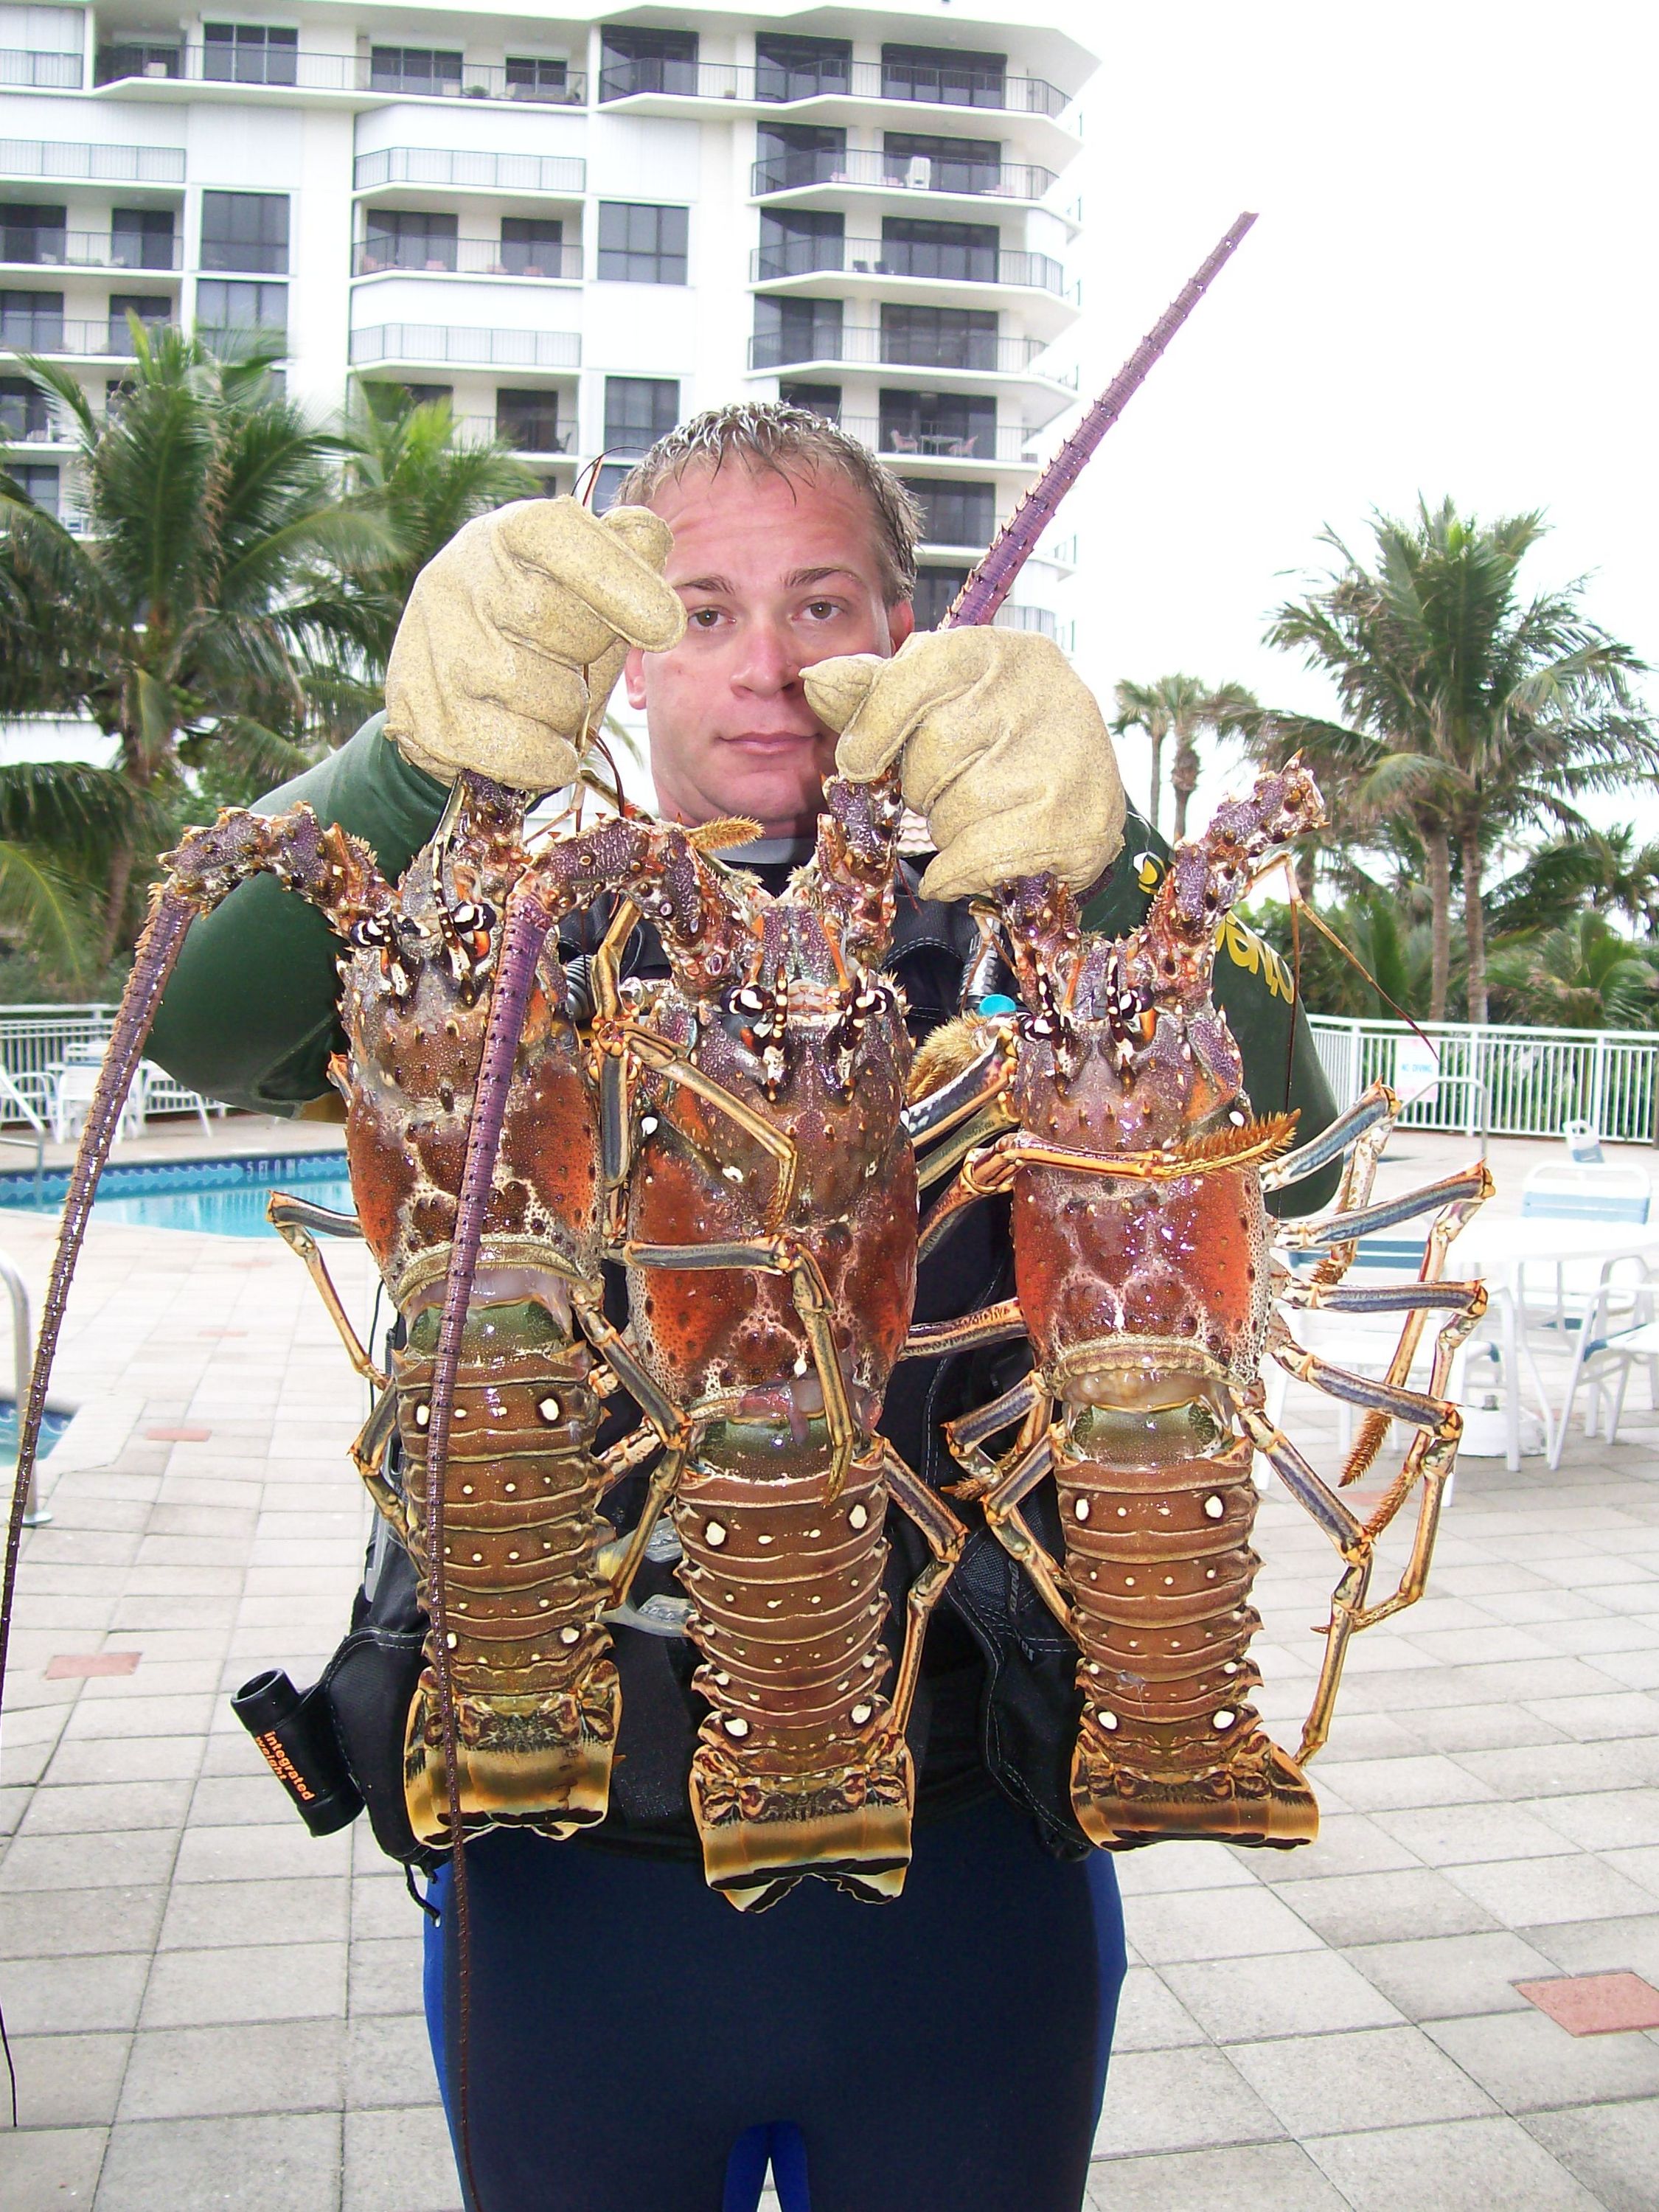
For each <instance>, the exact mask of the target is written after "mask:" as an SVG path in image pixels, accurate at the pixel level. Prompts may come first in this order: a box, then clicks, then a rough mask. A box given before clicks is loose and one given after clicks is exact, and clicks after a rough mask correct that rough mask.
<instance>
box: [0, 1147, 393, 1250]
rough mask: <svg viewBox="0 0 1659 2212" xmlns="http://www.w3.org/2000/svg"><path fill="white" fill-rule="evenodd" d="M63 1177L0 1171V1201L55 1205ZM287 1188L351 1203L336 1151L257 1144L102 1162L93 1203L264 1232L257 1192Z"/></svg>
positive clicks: (326, 1202)
mask: <svg viewBox="0 0 1659 2212" xmlns="http://www.w3.org/2000/svg"><path fill="white" fill-rule="evenodd" d="M68 1189H69V1177H68V1176H67V1175H65V1174H64V1173H63V1172H62V1171H61V1170H60V1171H59V1172H58V1174H56V1175H46V1176H41V1177H40V1182H39V1188H38V1191H37V1186H36V1179H35V1177H34V1176H33V1175H30V1174H28V1173H27V1172H25V1173H21V1174H9V1175H0V1206H21V1207H23V1208H25V1209H26V1210H27V1212H31V1213H56V1212H59V1211H60V1209H61V1208H62V1206H63V1203H64V1195H65V1194H66V1193H67V1191H68ZM273 1190H291V1191H295V1192H298V1193H299V1194H301V1195H302V1196H304V1197H306V1198H309V1199H313V1200H315V1202H316V1203H317V1204H318V1205H319V1206H331V1207H333V1208H334V1210H335V1211H336V1212H339V1213H349V1212H351V1211H352V1204H351V1185H350V1182H349V1181H348V1179H347V1176H346V1160H345V1154H344V1153H343V1152H258V1153H247V1154H244V1155H241V1156H240V1157H238V1158H232V1159H217V1160H173V1161H171V1162H169V1163H168V1164H167V1165H166V1166H155V1165H146V1166H131V1167H128V1166H120V1165H117V1166H112V1167H107V1168H106V1169H105V1170H104V1176H103V1180H102V1182H100V1184H99V1186H98V1196H97V1199H96V1200H95V1201H94V1206H93V1214H94V1218H95V1219H97V1220H99V1221H121V1222H125V1223H127V1224H129V1225H131V1226H133V1227H136V1228H140V1229H195V1230H201V1231H206V1233H207V1234H208V1235H209V1236H211V1237H266V1236H270V1235H271V1234H273V1233H274V1232H273V1231H271V1230H270V1227H269V1226H268V1225H267V1223H266V1221H265V1200H267V1199H268V1198H269V1197H270V1194H271V1192H272V1191H273Z"/></svg>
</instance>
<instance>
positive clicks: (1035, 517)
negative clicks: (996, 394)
mask: <svg viewBox="0 0 1659 2212" xmlns="http://www.w3.org/2000/svg"><path fill="white" fill-rule="evenodd" d="M1253 222H1255V216H1253V215H1249V214H1246V215H1241V216H1239V218H1238V220H1237V222H1235V223H1234V225H1233V227H1232V228H1231V230H1230V231H1229V232H1228V233H1227V234H1226V236H1225V238H1224V239H1223V240H1221V241H1220V243H1219V244H1218V246H1216V247H1215V249H1214V251H1213V252H1212V253H1211V254H1210V255H1209V256H1208V258H1206V260H1205V261H1204V262H1202V263H1201V264H1200V266H1199V268H1198V269H1197V270H1195V271H1194V274H1193V275H1192V276H1190V277H1188V280H1187V283H1186V285H1185V287H1184V288H1183V289H1182V292H1181V294H1180V295H1179V297H1178V298H1176V300H1175V301H1172V302H1171V304H1170V306H1169V307H1166V308H1165V309H1164V313H1162V314H1161V315H1160V316H1159V317H1158V320H1157V321H1156V322H1155V323H1154V324H1153V325H1152V328H1151V330H1149V331H1147V333H1146V337H1144V338H1142V340H1141V341H1140V343H1139V345H1138V346H1137V347H1136V348H1135V349H1134V351H1133V353H1132V354H1131V355H1130V356H1129V358H1128V359H1127V361H1126V362H1124V364H1123V366H1122V368H1121V369H1119V371H1118V373H1117V374H1116V375H1115V377H1114V378H1113V379H1112V380H1111V382H1110V383H1109V385H1108V386H1107V387H1106V389H1105V390H1104V392H1102V393H1101V395H1100V397H1099V398H1098V399H1097V400H1096V402H1095V404H1094V405H1093V406H1092V407H1091V408H1090V410H1089V411H1088V413H1087V414H1086V415H1085V416H1084V418H1083V420H1082V421H1081V422H1079V424H1078V426H1077V428H1076V429H1075V430H1073V433H1072V435H1071V436H1070V437H1069V438H1068V439H1067V440H1066V443H1065V444H1064V445H1063V446H1062V447H1060V451H1059V452H1058V453H1056V454H1055V455H1054V459H1053V460H1051V461H1050V462H1049V464H1048V467H1047V468H1046V469H1044V471H1042V475H1041V476H1040V477H1038V478H1037V480H1036V483H1034V484H1033V485H1032V486H1031V489H1030V491H1028V492H1027V493H1026V495H1025V496H1024V499H1023V500H1021V501H1020V503H1019V505H1018V507H1016V508H1015V509H1014V511H1013V513H1012V514H1011V515H1010V516H1009V518H1008V520H1006V522H1005V523H1004V524H1003V526H1002V527H1001V529H1000V530H999V531H998V532H997V534H996V536H995V538H994V539H993V540H992V542H991V545H990V548H989V550H988V551H987V553H986V555H985V556H984V558H983V559H982V560H981V562H980V563H979V566H978V567H977V568H975V570H974V573H973V574H972V575H971V576H969V579H968V580H967V582H966V583H965V584H964V585H963V587H962V589H961V590H960V591H959V592H957V595H956V597H955V599H952V600H951V605H950V607H949V609H948V610H947V611H946V613H945V618H944V620H943V621H942V622H941V623H939V628H940V629H961V628H963V627H964V626H965V625H971V624H976V623H988V622H989V621H991V620H992V618H993V617H994V615H995V613H996V611H997V609H998V608H999V607H1000V605H1002V603H1003V601H1004V600H1005V599H1006V598H1007V596H1008V594H1009V592H1011V591H1012V589H1013V586H1014V579H1015V577H1016V576H1018V574H1019V572H1020V570H1021V569H1022V568H1024V566H1025V563H1026V562H1027V561H1028V560H1029V559H1030V556H1031V555H1032V554H1033V553H1034V552H1035V551H1036V542H1037V540H1038V538H1041V537H1042V533H1043V532H1044V531H1045V530H1046V529H1047V528H1048V525H1049V524H1050V523H1051V522H1052V521H1053V520H1054V513H1055V510H1056V508H1057V507H1059V505H1060V501H1061V500H1063V499H1064V498H1065V496H1066V493H1067V492H1068V491H1070V489H1072V486H1073V484H1074V483H1076V482H1077V480H1078V478H1079V477H1080V476H1081V475H1082V473H1083V471H1084V470H1085V467H1086V466H1087V465H1088V463H1089V461H1090V460H1091V458H1092V457H1093V454H1094V450H1095V448H1096V447H1097V446H1098V445H1099V443H1100V441H1101V440H1102V439H1103V437H1104V436H1105V435H1106V433H1107V432H1108V431H1109V429H1110V428H1111V427H1112V425H1113V423H1114V422H1116V420H1117V418H1118V416H1120V415H1121V413H1122V412H1123V410H1124V409H1125V407H1127V405H1128V404H1129V402H1130V400H1131V399H1133V398H1134V395H1135V394H1136V392H1139V389H1140V387H1141V386H1142V385H1143V384H1144V383H1145V382H1146V378H1147V376H1148V374H1150V373H1151V371H1152V367H1153V365H1154V364H1155V363H1156V362H1157V361H1158V356H1160V355H1161V354H1162V353H1163V351H1164V348H1165V347H1166V346H1167V345H1168V344H1169V343H1170V339H1171V338H1172V337H1174V336H1175V334H1176V331H1178V330H1179V329H1180V328H1181V325H1182V324H1183V323H1184V322H1185V321H1186V319H1187V318H1188V315H1190V314H1191V313H1192V312H1193V309H1194V307H1196V306H1197V305H1198V303H1199V301H1200V300H1201V299H1202V298H1203V297H1204V295H1205V294H1206V292H1207V291H1208V290H1209V289H1210V287H1211V285H1212V283H1214V282H1215V280H1216V278H1217V276H1219V275H1220V273H1221V271H1222V270H1223V269H1225V267H1226V265H1227V264H1228V262H1229V261H1231V259H1232V257H1233V255H1234V253H1235V252H1236V251H1237V248H1238V246H1240V244H1241V243H1242V242H1243V237H1244V234H1245V233H1246V232H1247V231H1248V230H1249V228H1250V225H1251V224H1252V223H1253Z"/></svg>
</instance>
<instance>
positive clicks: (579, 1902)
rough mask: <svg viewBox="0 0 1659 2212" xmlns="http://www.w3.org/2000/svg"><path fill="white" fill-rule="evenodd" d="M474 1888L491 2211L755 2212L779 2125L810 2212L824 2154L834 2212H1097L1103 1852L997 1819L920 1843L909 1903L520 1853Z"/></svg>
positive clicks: (787, 2173) (479, 2163)
mask: <svg viewBox="0 0 1659 2212" xmlns="http://www.w3.org/2000/svg"><path fill="white" fill-rule="evenodd" d="M467 1868H468V1872H469V1874H470V1875H471V1884H470V1887H471V1904H472V1923H473V1927H472V1957H471V2021H472V2030H471V2058H470V2064H469V2069H468V2071H469V2089H470V2103H471V2114H472V2122H471V2139H472V2157H473V2166H474V2171H475V2172H476V2174H477V2180H478V2187H479V2191H480V2197H481V2203H480V2204H479V2205H478V2206H477V2208H476V2212H640V2208H641V2207H642V2206H646V2205H649V2206H650V2207H651V2208H652V2212H744V2207H745V2199H744V2197H743V2195H742V2194H741V2193H738V2194H736V2195H733V2194H732V2193H731V2190H738V2191H739V2192H740V2190H741V2187H742V2182H741V2179H740V2170H741V2161H740V2160H739V2161H738V2165H737V2166H734V2165H733V2161H732V2152H733V2148H734V2146H736V2145H738V2142H739V2139H740V2138H741V2137H742V2136H744V2133H745V2131H746V2130H751V2129H756V2128H759V2127H770V2124H773V2123H775V2122H779V2121H787V2123H789V2124H790V2126H789V2128H788V2130H784V2129H782V2128H779V2129H777V2130H776V2132H775V2135H774V2134H771V2133H770V2132H769V2137H768V2142H767V2149H768V2150H769V2151H770V2152H771V2154H772V2155H773V2156H774V2158H775V2161H776V2166H777V2171H778V2173H779V2179H780V2184H781V2185H782V2184H783V2183H784V2182H785V2180H786V2179H787V2182H788V2184H789V2194H788V2196H787V2197H784V2202H785V2203H786V2204H789V2205H790V2212H805V2202H806V2200H805V2197H803V2196H802V2194H801V2193H800V2185H801V2176H800V2173H799V2165H800V2163H801V2161H802V2156H803V2154H804V2164H805V2180H806V2183H807V2185H808V2186H809V2187H810V2203H811V2212H1078V2208H1079V2205H1080V2204H1081V2203H1082V2198H1083V2191H1084V2186H1085V2180H1086V2178H1087V2170H1088V2159H1089V2152H1090V2148H1091V2143H1092V2141H1093V2136H1094V2130H1095V2123H1096V2120H1097V2117H1098V2113H1099V2109H1100V2100H1101V2092H1102V2088H1103V2081H1104V2075H1105V2068H1106V2060H1107V2057H1108V2054H1109V2049H1110V2044H1111V2030H1112V2023H1113V2020H1114V2017H1115V2008H1116V2002H1117V1993H1118V1987H1119V1984H1120V1983H1121V1978H1122V1973H1123V1931H1122V1921H1121V1912H1120V1910H1119V1905H1118V1899H1117V1887H1116V1882H1115V1877H1114V1875H1113V1871H1112V1864H1111V1861H1110V1859H1109V1857H1107V1856H1106V1855H1105V1854H1104V1853H1096V1854H1094V1855H1093V1856H1092V1857H1091V1858H1090V1859H1088V1860H1086V1861H1085V1862H1083V1863H1062V1862H1060V1861H1058V1860H1055V1859H1054V1858H1051V1857H1049V1856H1048V1854H1047V1853H1046V1852H1045V1851H1044V1850H1042V1847H1041V1845H1040V1844H1038V1842H1037V1840H1036V1833H1035V1831H1034V1830H1033V1828H1032V1827H1031V1825H1030V1822H1029V1821H1028V1820H1025V1819H1024V1817H1023V1816H1022V1815H1021V1814H1018V1813H1016V1812H1015V1811H1014V1810H1013V1809H1012V1807H1010V1806H1008V1805H1006V1803H1005V1802H1002V1801H1001V1800H1000V1799H998V1800H996V1801H994V1802H988V1803H986V1804H981V1805H977V1806H975V1807H973V1808H970V1809H969V1810H968V1811H965V1812H963V1813H960V1814H955V1815H954V1816H952V1817H951V1819H949V1820H941V1821H939V1822H937V1823H935V1824H933V1825H931V1826H928V1827H927V1828H925V1829H923V1830H921V1832H919V1834H918V1836H917V1838H916V1857H915V1863H914V1864H913V1865H912V1867H911V1869H910V1875H909V1880H908V1883H907V1885H906V1888H905V1893H904V1895H903V1897H902V1899H899V1900H898V1902H897V1903H896V1904H892V1905H865V1904H860V1902H858V1901H857V1900H856V1899H853V1898H849V1897H848V1896H846V1895H844V1894H843V1893H841V1892H839V1891H837V1890H835V1889H833V1888H831V1887H829V1885H828V1884H826V1883H823V1882H804V1883H802V1884H801V1885H800V1887H798V1888H797V1889H795V1890H793V1891H792V1892H791V1893H789V1894H788V1895H787V1897H786V1898H784V1899H782V1900H781V1903H779V1904H778V1905H775V1906H774V1907H773V1908H772V1909H771V1910H770V1911H768V1912H765V1913H763V1914H760V1915H757V1916H745V1915H742V1914H738V1913H737V1912H734V1911H732V1907H731V1906H730V1905H727V1904H726V1902H725V1901H724V1899H720V1898H718V1897H715V1896H714V1895H713V1894H712V1893H710V1892H709V1891H708V1889H707V1888H706V1887H704V1885H703V1882H702V1875H701V1872H700V1870H699V1869H696V1867H692V1866H686V1865H683V1864H679V1863H662V1862H659V1861H646V1860H639V1859H634V1858H625V1857H618V1856H616V1855H613V1854H611V1853H608V1852H604V1851H599V1850H592V1849H589V1848H584V1847H583V1846H582V1845H580V1844H550V1843H548V1842H546V1841H544V1839H543V1838H539V1837H537V1836H533V1835H530V1834H526V1833H524V1832H513V1831H507V1830H497V1831H495V1832H493V1833H492V1834H490V1835H488V1836H485V1837H482V1838H480V1839H479V1840H478V1842H477V1843H476V1844H473V1845H471V1847H470V1848H469V1850H468V1852H467ZM447 1892H448V1883H447V1877H440V1880H439V1882H438V1884H437V1886H436V1889H435V1901H436V1902H437V1903H438V1904H439V1905H440V1906H441V1908H447ZM455 1949H456V1946H455V1942H454V1933H453V1913H451V1912H450V1911H447V1909H445V1910H444V1911H443V1920H442V1923H441V1927H440V1928H438V1929H434V1930H431V1931H429V1934H428V1966H429V1972H428V1985H427V1986H428V1999H429V2005H430V2013H431V2015H432V2022H433V2027H434V2048H435V2056H436V2057H437V2059H438V2063H439V2068H440V2077H441V2080H442V2081H443V2082H444V2087H445V2094H446V2101H447V2103H449V2104H450V2106H451V2108H452V2120H453V2080H452V2079H451V2078H450V2076H451V2069H453V2054H454V2040H455V2038H454V2025H453V2023H454V2017H455V1993H456V1959H455ZM797 2134H798V2136H799V2143H798V2144H797V2143H796V2142H795V2141H794V2140H793V2138H794V2137H795V2136H796V2135H797ZM751 2156H752V2146H751ZM728 2175H730V2177H731V2181H730V2187H728ZM757 2182H758V2177H756V2179H755V2180H754V2181H753V2182H752V2183H751V2186H757ZM791 2198H793V2203H790V2200H791ZM746 2201H747V2203H752V2202H753V2197H752V2195H751V2196H750V2197H749V2198H748V2199H747V2200H746Z"/></svg>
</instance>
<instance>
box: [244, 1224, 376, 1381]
mask: <svg viewBox="0 0 1659 2212" xmlns="http://www.w3.org/2000/svg"><path fill="white" fill-rule="evenodd" d="M265 1219H266V1220H267V1221H268V1222H269V1223H270V1225H271V1227H272V1228H273V1229H274V1230H275V1231H276V1234H277V1235H278V1236H279V1237H281V1238H282V1240H283V1243H284V1244H286V1245H287V1246H288V1249H289V1251H290V1252H297V1253H298V1254H299V1255H300V1257H301V1260H303V1261H304V1262H305V1267H306V1273H307V1274H308V1275H309V1276H310V1277H311V1279H312V1281H313V1283H315V1285H317V1292H318V1296H319V1297H320V1298H321V1299H322V1302H323V1304H324V1306H325V1308H326V1309H327V1312H328V1317H329V1319H330V1320H331V1322H333V1324H334V1326H335V1328H336V1329H337V1332H338V1334H339V1338H340V1341H341V1343H342V1344H343V1345H344V1346H345V1351H346V1358H348V1359H349V1361H350V1362H351V1364H352V1367H353V1369H354V1370H355V1371H356V1373H357V1374H359V1375H361V1376H362V1378H363V1380H364V1382H365V1383H374V1384H375V1385H376V1386H377V1388H379V1389H385V1388H386V1385H387V1384H388V1383H390V1382H391V1380H392V1377H391V1376H389V1375H386V1374H383V1373H382V1372H381V1370H380V1369H379V1368H378V1367H377V1366H376V1365H375V1364H374V1359H373V1358H371V1357H370V1355H369V1354H368V1352H366V1351H365V1350H364V1349H363V1345H362V1338H361V1337H359V1335H358V1334H357V1332H356V1329H355V1328H353V1327H352V1326H351V1319H350V1316H349V1315H348V1313H347V1312H346V1310H345V1308H344V1306H343V1304H341V1303H340V1293H339V1292H338V1291H337V1290H336V1289H335V1287H334V1279H333V1277H332V1276H331V1274H330V1273H329V1272H328V1268H327V1266H326V1264H325V1261H324V1259H323V1255H322V1251H321V1249H320V1248H319V1245H318V1243H317V1239H316V1237H315V1236H314V1235H313V1233H312V1232H313V1231H314V1230H321V1231H322V1233H323V1234H324V1236H325V1237H362V1233H363V1232H362V1230H361V1229H360V1228H359V1227H358V1225H357V1221H356V1216H355V1215H353V1214H349V1213H335V1212H331V1210H330V1209H329V1208H328V1207H327V1206H313V1205H312V1204H311V1203H310V1201H309V1200H307V1199H303V1198H294V1197H292V1196H290V1194H289V1193H288V1192H287V1191H285V1190H273V1191H272V1192H271V1194H270V1198H269V1200H267V1201H266V1204H265Z"/></svg>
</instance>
